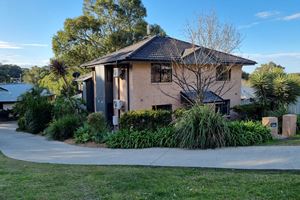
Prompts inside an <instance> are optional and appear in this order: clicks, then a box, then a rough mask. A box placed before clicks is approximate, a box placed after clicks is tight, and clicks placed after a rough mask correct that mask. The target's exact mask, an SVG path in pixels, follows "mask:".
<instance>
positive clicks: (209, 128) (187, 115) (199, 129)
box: [175, 105, 230, 149]
mask: <svg viewBox="0 0 300 200" xmlns="http://www.w3.org/2000/svg"><path fill="white" fill-rule="evenodd" d="M175 129H176V137H177V139H178V141H180V142H179V146H180V147H182V148H189V149H196V148H200V149H206V148H217V147H223V146H225V145H226V138H229V137H230V135H229V129H228V125H227V121H226V120H225V119H224V118H223V117H222V116H221V115H220V114H219V113H215V112H214V111H213V110H212V109H211V108H210V107H208V106H199V105H194V106H193V107H192V108H191V109H190V110H187V111H186V112H184V114H183V115H182V117H181V118H179V119H178V120H177V121H176V123H175Z"/></svg>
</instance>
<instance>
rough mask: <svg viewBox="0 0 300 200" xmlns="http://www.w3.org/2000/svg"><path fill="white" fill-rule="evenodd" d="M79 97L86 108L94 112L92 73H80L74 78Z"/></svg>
mask: <svg viewBox="0 0 300 200" xmlns="http://www.w3.org/2000/svg"><path fill="white" fill-rule="evenodd" d="M75 81H76V82H77V83H78V90H79V94H78V95H80V98H81V99H82V100H83V101H84V102H85V103H86V108H87V110H88V111H89V112H94V110H95V108H94V81H93V73H92V72H91V73H88V74H84V75H81V76H80V77H78V78H76V79H75Z"/></svg>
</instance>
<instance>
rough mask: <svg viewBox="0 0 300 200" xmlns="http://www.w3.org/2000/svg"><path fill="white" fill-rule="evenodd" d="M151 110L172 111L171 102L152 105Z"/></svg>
mask: <svg viewBox="0 0 300 200" xmlns="http://www.w3.org/2000/svg"><path fill="white" fill-rule="evenodd" d="M152 110H169V111H172V104H164V105H154V106H152Z"/></svg>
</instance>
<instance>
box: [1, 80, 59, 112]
mask: <svg viewBox="0 0 300 200" xmlns="http://www.w3.org/2000/svg"><path fill="white" fill-rule="evenodd" d="M32 88H33V85H31V84H28V83H7V84H4V83H3V84H1V83H0V110H12V109H13V107H14V105H15V103H16V102H17V101H19V97H20V96H21V95H22V94H24V93H26V92H28V91H29V90H31V89H32ZM42 95H44V96H48V97H49V98H52V97H53V96H54V95H53V94H51V93H50V92H49V91H48V90H46V89H45V90H43V92H42Z"/></svg>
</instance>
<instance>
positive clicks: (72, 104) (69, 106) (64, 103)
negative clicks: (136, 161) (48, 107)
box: [53, 96, 87, 119]
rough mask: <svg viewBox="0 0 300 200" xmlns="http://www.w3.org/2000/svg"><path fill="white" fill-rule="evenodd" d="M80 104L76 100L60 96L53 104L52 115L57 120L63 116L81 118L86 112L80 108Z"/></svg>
mask: <svg viewBox="0 0 300 200" xmlns="http://www.w3.org/2000/svg"><path fill="white" fill-rule="evenodd" d="M82 105H83V104H82V103H81V102H80V101H79V100H78V99H68V98H66V97H63V96H60V97H58V98H56V99H55V101H54V103H53V115H54V118H55V119H58V118H60V117H62V116H64V115H72V114H75V113H76V114H78V115H79V116H81V117H85V116H86V115H87V111H86V110H85V109H84V108H83V107H82Z"/></svg>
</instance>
